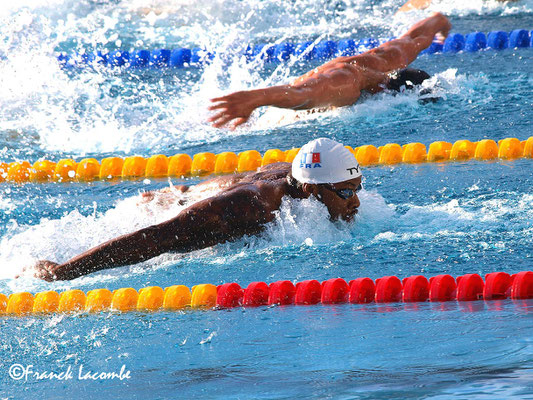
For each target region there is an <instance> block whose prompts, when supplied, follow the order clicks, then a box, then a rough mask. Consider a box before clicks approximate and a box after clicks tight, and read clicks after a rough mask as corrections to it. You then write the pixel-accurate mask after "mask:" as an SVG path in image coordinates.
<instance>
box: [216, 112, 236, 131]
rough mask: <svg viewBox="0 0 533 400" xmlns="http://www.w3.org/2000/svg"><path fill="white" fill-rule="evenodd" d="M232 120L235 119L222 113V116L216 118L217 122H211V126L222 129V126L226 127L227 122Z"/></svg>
mask: <svg viewBox="0 0 533 400" xmlns="http://www.w3.org/2000/svg"><path fill="white" fill-rule="evenodd" d="M232 119H235V117H234V116H233V115H227V114H224V113H222V116H221V117H220V118H218V119H217V120H214V121H211V122H213V124H212V125H213V126H214V127H215V128H222V127H223V126H224V125H226V124H227V123H228V122H230V121H231V120H232Z"/></svg>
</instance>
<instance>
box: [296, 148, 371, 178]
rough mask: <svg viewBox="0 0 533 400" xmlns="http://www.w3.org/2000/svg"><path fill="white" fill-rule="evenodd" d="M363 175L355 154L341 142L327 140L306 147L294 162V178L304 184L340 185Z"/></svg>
mask: <svg viewBox="0 0 533 400" xmlns="http://www.w3.org/2000/svg"><path fill="white" fill-rule="evenodd" d="M361 175H362V174H361V169H360V168H359V164H358V162H357V160H356V159H355V157H354V156H353V154H352V153H351V152H350V151H349V150H348V149H347V148H346V147H344V146H343V145H342V144H340V143H339V142H336V141H334V140H331V139H327V138H320V139H315V140H312V141H310V142H309V143H307V144H306V145H304V146H303V147H302V148H301V149H300V151H299V152H298V154H297V155H296V157H295V158H294V161H293V162H292V176H293V177H294V178H295V179H296V180H297V181H299V182H302V183H314V184H318V183H338V182H343V181H347V180H350V179H354V178H358V177H360V176H361Z"/></svg>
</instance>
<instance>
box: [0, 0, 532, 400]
mask: <svg viewBox="0 0 533 400" xmlns="http://www.w3.org/2000/svg"><path fill="white" fill-rule="evenodd" d="M462 3H465V2H461V1H456V0H446V1H441V2H437V3H436V4H435V5H434V6H433V7H432V9H434V10H440V11H445V12H447V13H448V14H449V15H450V18H451V20H452V23H453V24H454V31H455V32H460V33H468V32H471V31H478V30H479V31H485V32H487V31H490V30H511V29H516V28H524V29H532V28H533V26H532V21H533V20H532V15H533V3H532V2H531V1H519V2H518V3H515V4H512V5H502V4H500V3H497V2H495V1H481V0H478V1H469V2H468V4H462ZM400 4H401V2H399V1H396V0H394V1H392V0H391V1H368V0H365V1H357V2H356V1H353V2H350V1H333V2H324V1H322V2H317V1H308V0H302V1H297V2H290V3H288V2H281V1H257V0H256V1H251V2H248V3H246V4H244V3H243V2H239V1H235V0H224V1H211V2H208V3H206V4H201V3H198V4H197V3H196V2H192V1H185V0H182V1H178V0H176V1H167V2H164V1H156V0H152V1H149V0H133V1H128V2H120V1H88V0H85V1H70V0H25V1H21V2H19V3H18V4H14V5H7V4H6V5H4V4H2V5H1V6H0V18H2V23H1V24H0V34H1V35H0V38H1V40H0V87H1V88H2V90H1V91H0V159H1V160H3V161H13V160H29V161H32V162H33V161H34V160H36V159H38V158H40V157H44V158H47V159H51V160H58V159H60V158H64V157H73V158H75V159H77V160H79V159H81V158H83V157H96V158H98V159H101V158H103V157H106V156H109V155H119V156H129V155H143V156H149V155H152V154H156V153H163V154H166V155H173V154H175V153H182V152H185V153H189V154H191V155H192V154H195V153H197V152H201V151H212V152H214V153H218V152H222V151H234V152H239V151H243V150H249V149H256V150H259V151H260V152H264V151H266V150H267V149H270V148H281V149H289V148H291V147H299V146H301V145H302V144H303V143H305V142H306V141H308V140H310V139H311V138H316V137H322V136H326V137H330V138H334V139H336V140H339V141H342V142H344V143H345V144H347V145H351V146H354V147H355V146H358V145H361V144H374V145H382V144H385V143H389V142H396V143H400V144H404V143H408V142H412V141H419V142H422V143H424V144H426V145H429V143H431V142H432V141H435V140H447V141H455V140H458V139H469V140H473V141H474V140H480V139H483V138H490V139H494V140H499V139H502V138H505V137H517V138H519V139H521V140H524V139H526V138H528V137H529V136H533V130H532V129H531V123H532V118H531V115H532V111H533V107H532V105H533V102H532V100H531V92H532V90H531V89H532V87H533V72H532V71H533V49H519V50H513V49H508V50H504V51H499V52H496V51H484V52H479V53H474V54H472V53H460V54H456V55H432V56H427V55H426V56H421V57H420V58H419V59H418V60H417V61H416V62H415V63H414V64H413V65H414V66H415V67H418V68H423V69H425V70H427V71H428V72H429V73H431V74H432V75H433V78H432V80H431V82H430V83H429V84H428V85H429V86H430V87H432V88H433V89H434V90H435V91H437V92H438V93H439V94H440V96H441V97H442V98H443V100H442V101H440V102H438V103H436V104H427V105H422V104H419V102H418V100H417V95H416V94H415V93H413V94H403V95H399V96H392V95H390V94H380V95H378V96H374V97H372V98H364V99H362V101H360V102H359V103H357V104H356V105H354V106H352V107H347V108H344V109H341V110H336V111H330V112H327V113H324V114H320V115H316V114H315V115H312V116H305V115H304V116H302V117H303V118H302V119H301V120H299V121H296V122H295V121H294V120H292V119H291V118H292V112H286V111H279V110H268V111H266V110H259V111H258V112H256V113H255V114H254V115H253V117H252V120H251V122H250V123H249V124H248V125H247V126H245V127H243V128H242V129H238V130H236V131H234V132H230V131H226V130H216V129H213V128H211V127H209V126H208V124H207V123H206V122H205V121H206V119H207V118H208V116H209V113H208V112H207V111H206V107H207V104H208V99H209V98H211V97H213V96H216V95H218V94H221V93H226V92H228V91H231V90H238V89H243V88H248V87H261V86H264V85H267V84H275V83H281V82H288V81H290V79H291V78H293V77H295V76H297V75H298V74H300V73H303V72H305V71H306V70H307V69H309V68H311V67H312V66H314V65H315V64H302V63H294V64H290V63H289V64H284V65H274V66H259V65H247V64H246V63H244V62H243V60H241V59H240V58H239V57H238V56H237V54H238V52H239V50H240V49H242V48H244V47H246V45H247V44H248V43H263V42H270V41H277V40H279V41H281V40H294V41H301V40H307V39H318V38H331V39H335V40H337V39H341V38H346V37H354V38H365V37H388V36H391V35H396V34H399V33H401V32H403V31H404V30H405V28H406V27H407V26H409V25H410V24H412V23H413V22H414V21H416V20H417V19H419V18H421V16H423V13H412V14H408V15H402V16H394V15H393V14H394V10H395V9H397V8H398V7H399V6H400ZM149 8H153V9H157V12H152V13H149V12H148V13H147V10H146V9H149ZM178 46H183V47H195V46H206V47H208V48H213V49H222V50H223V52H224V54H226V55H229V56H228V57H225V58H224V59H223V60H220V59H215V61H214V63H213V64H212V65H209V66H206V67H205V68H202V69H198V68H196V69H183V70H165V69H157V70H154V69H152V70H131V69H130V70H123V69H114V70H113V69H109V68H107V67H102V68H98V69H96V70H95V69H86V70H68V71H65V70H62V69H60V68H59V66H58V65H57V62H56V59H55V52H58V51H67V52H70V51H74V50H75V51H84V50H85V51H92V50H94V49H103V48H106V49H109V50H114V49H117V48H123V49H129V48H131V47H135V48H142V47H144V48H149V49H151V48H160V47H167V48H170V47H178ZM232 55H233V56H232ZM280 120H283V122H281V123H279V121H280ZM531 166H532V164H531V160H526V159H521V160H517V161H512V162H500V161H498V162H475V161H470V162H465V163H446V164H423V165H399V166H395V167H374V168H366V169H365V170H364V175H365V190H364V191H363V192H362V194H361V202H362V206H361V209H360V214H359V215H358V217H357V219H356V221H355V223H353V224H345V223H336V224H332V223H330V222H329V220H328V218H327V211H326V210H325V208H324V206H322V205H321V204H319V203H317V202H315V201H312V200H304V201H294V200H286V201H285V202H284V203H283V206H282V208H281V210H280V212H279V215H278V217H277V219H276V221H275V222H274V223H272V224H270V225H268V226H267V229H266V230H265V232H264V233H263V234H262V235H260V236H259V237H253V238H251V237H250V238H243V239H241V240H238V241H236V242H233V243H228V244H223V245H218V246H215V247H213V248H210V249H205V250H201V251H196V252H193V253H190V254H181V255H175V254H166V255H162V256H160V257H158V258H156V259H154V260H150V261H148V262H145V263H142V264H139V265H135V266H127V267H123V268H117V269H114V270H107V271H101V272H98V273H95V274H92V275H89V276H86V277H82V278H79V279H76V280H74V281H71V282H55V283H45V282H41V281H37V280H35V279H33V278H30V277H28V276H25V277H23V278H20V279H13V277H14V276H15V275H17V274H19V273H20V272H21V271H22V269H23V268H24V267H25V266H29V265H31V264H32V263H33V262H35V260H37V259H43V258H45V259H51V260H55V261H59V262H61V261H64V260H67V259H69V258H71V257H73V256H74V255H76V254H78V253H80V252H82V251H84V250H86V249H88V248H90V247H92V246H95V245H97V244H99V243H101V242H103V241H105V240H107V239H109V238H112V237H115V236H117V235H120V234H123V233H127V232H130V231H133V230H135V229H139V228H141V227H144V226H147V225H150V224H153V223H157V222H161V221H164V220H166V219H168V218H171V217H172V216H173V215H176V213H177V212H179V211H180V210H181V209H182V208H183V206H179V205H176V204H172V205H170V206H169V207H167V208H165V207H162V206H161V205H158V203H157V202H151V203H142V202H141V198H140V196H139V193H140V192H142V191H147V190H154V189H158V188H163V187H166V186H168V185H169V183H170V184H183V183H186V184H192V185H193V184H195V183H197V182H198V181H199V179H197V178H195V179H189V180H187V181H185V182H184V181H182V180H176V179H172V180H171V181H169V180H145V181H128V182H120V183H116V184H110V183H103V182H96V183H92V184H77V183H71V184H26V185H22V186H17V185H12V184H0V266H1V267H0V292H2V293H5V294H9V293H13V292H18V291H26V290H27V291H31V292H34V293H35V292H38V291H42V290H50V289H53V290H58V291H61V290H64V289H67V288H80V289H83V290H85V291H87V290H90V289H93V288H100V287H105V288H109V289H116V288H120V287H134V288H136V289H139V288H141V287H144V286H149V285H159V286H163V287H165V286H169V285H173V284H185V285H188V286H192V285H195V284H199V283H213V284H220V283H224V282H232V281H235V282H238V283H239V284H241V286H246V285H247V284H248V283H249V282H252V281H260V280H262V281H266V282H272V281H276V280H280V279H289V280H292V281H293V282H296V281H301V280H305V279H318V280H324V279H329V278H333V277H342V278H344V279H347V280H349V279H354V278H357V277H362V276H368V277H371V278H373V279H375V278H378V277H381V276H385V275H397V276H399V277H400V278H403V277H407V276H410V275H413V274H423V275H425V276H428V277H429V276H433V275H437V274H442V273H449V274H451V275H453V276H458V275H462V274H465V273H479V274H481V275H482V276H484V274H486V273H489V272H494V271H506V272H508V273H516V272H519V271H523V270H532V269H533V268H532V267H533V261H532V260H533V239H532V238H533V191H532V189H531V188H532V184H533V169H532V167H531ZM213 193H214V192H213V191H207V192H198V191H195V190H194V189H193V190H192V192H191V194H190V197H191V200H193V201H194V200H197V199H200V198H204V197H206V196H209V195H211V194H213ZM532 311H533V301H529V300H528V301H511V300H505V301H500V302H490V303H489V302H487V303H485V302H470V303H456V302H450V303H445V304H432V303H431V304H430V303H422V304H415V305H405V304H391V305H375V304H371V305H365V306H357V305H347V304H346V305H339V306H320V305H319V306H310V307H302V306H300V307H290V306H288V307H260V308H257V309H240V308H239V309H232V310H222V311H185V312H175V313H167V312H158V313H150V314H148V313H128V314H122V315H120V314H110V313H104V314H101V315H91V316H88V315H80V316H65V315H56V316H47V317H35V316H32V317H24V318H14V317H3V318H0V325H1V331H2V333H3V338H4V339H3V340H2V343H1V344H0V388H1V393H2V397H7V398H10V399H11V398H16V399H18V398H33V397H39V398H65V397H67V396H76V397H77V398H96V397H101V398H142V399H144V398H175V397H178V396H179V397H185V398H191V397H200V398H361V399H366V398H369V399H375V398H383V399H391V398H401V399H404V398H424V399H426V398H432V399H448V398H468V399H471V398H477V399H488V398H494V399H502V398H506V399H507V398H517V399H525V398H533V379H532V378H533V374H532V368H533V349H532V344H531V343H532V340H533V336H532V334H531V332H532V328H533V321H532ZM14 364H21V365H23V366H28V365H32V369H33V371H38V372H41V373H44V372H56V373H60V372H62V371H65V370H67V369H68V368H69V367H70V368H71V369H72V371H73V375H74V376H73V378H72V379H69V380H65V381H61V380H57V379H52V380H50V379H42V380H39V379H36V378H35V376H30V377H29V378H28V380H27V381H24V380H18V381H17V380H14V379H12V378H10V376H9V373H8V372H9V368H10V367H11V366H12V365H14ZM123 365H125V368H126V369H127V370H129V371H130V373H131V374H130V376H131V377H130V378H129V379H125V380H122V381H120V380H98V381H89V380H80V379H79V378H78V371H79V368H80V366H81V367H82V368H83V370H84V371H89V370H90V371H96V372H119V371H120V369H121V367H122V366H123Z"/></svg>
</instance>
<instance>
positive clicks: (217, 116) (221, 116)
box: [207, 109, 228, 122]
mask: <svg viewBox="0 0 533 400" xmlns="http://www.w3.org/2000/svg"><path fill="white" fill-rule="evenodd" d="M227 113H228V110H227V109H224V110H223V111H220V112H218V113H216V114H215V115H212V116H211V117H209V118H208V119H207V121H209V122H215V121H216V120H217V119H220V118H223V117H224V116H225V115H227Z"/></svg>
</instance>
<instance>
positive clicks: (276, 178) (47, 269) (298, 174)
mask: <svg viewBox="0 0 533 400" xmlns="http://www.w3.org/2000/svg"><path fill="white" fill-rule="evenodd" d="M361 179H362V174H361V170H360V168H359V164H358V163H357V160H356V159H355V157H354V156H353V154H352V153H351V152H350V151H349V150H347V149H346V148H345V147H344V146H343V145H342V144H340V143H338V142H335V141H334V140H331V139H325V138H320V139H315V140H312V141H311V142H309V143H307V144H306V145H305V146H303V147H302V148H301V149H300V151H299V152H298V154H297V155H296V157H295V158H294V161H293V163H292V165H291V164H289V163H275V164H270V165H267V166H264V167H262V168H260V169H259V170H258V171H256V172H250V173H245V174H238V175H232V176H225V177H219V178H215V179H213V180H211V181H207V182H205V183H202V184H200V185H205V184H213V183H216V184H217V185H219V186H220V187H221V188H223V189H222V191H221V192H220V193H218V194H217V195H215V196H213V197H210V198H208V199H205V200H202V201H199V202H197V203H195V204H193V205H191V206H190V207H188V208H186V209H184V210H183V211H181V212H180V213H179V214H178V215H177V216H176V217H174V218H172V219H170V220H168V221H166V222H163V223H161V224H158V225H153V226H150V227H148V228H144V229H141V230H139V231H137V232H133V233H130V234H127V235H123V236H120V237H118V238H115V239H112V240H110V241H108V242H106V243H103V244H101V245H99V246H97V247H95V248H93V249H90V250H88V251H86V252H85V253H83V254H81V255H79V256H77V257H74V258H73V259H71V260H69V261H67V262H65V263H63V264H57V263H54V262H52V261H39V262H38V263H37V265H36V266H35V268H36V269H37V272H36V276H37V277H39V278H42V279H45V280H48V281H53V280H66V279H74V278H77V277H79V276H82V275H86V274H89V273H91V272H94V271H98V270H101V269H106V268H114V267H119V266H123V265H131V264H135V263H138V262H141V261H145V260H148V259H150V258H153V257H156V256H158V255H160V254H163V253H167V252H180V253H183V252H189V251H193V250H198V249H203V248H206V247H209V246H213V245H215V244H218V243H223V242H227V241H230V240H234V239H237V238H240V237H242V236H244V235H254V234H258V233H260V232H261V231H262V229H263V227H264V225H265V224H266V223H268V222H272V221H273V220H274V219H275V211H277V210H279V208H280V206H281V203H282V199H283V198H284V197H285V196H289V197H292V198H299V199H302V198H309V197H314V198H315V199H317V200H318V201H320V202H322V203H323V204H324V205H325V206H326V207H327V209H328V211H329V214H330V217H331V219H332V220H336V219H342V220H345V221H350V220H352V219H353V217H354V215H355V214H356V213H357V209H358V207H359V205H360V203H359V198H358V197H357V192H359V191H360V190H361V188H362V186H361ZM197 186H198V185H197ZM183 190H184V191H185V190H186V188H184V189H183Z"/></svg>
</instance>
